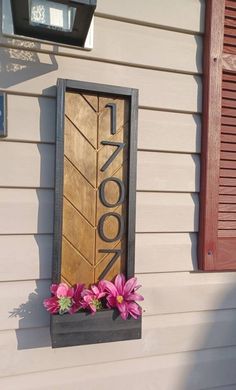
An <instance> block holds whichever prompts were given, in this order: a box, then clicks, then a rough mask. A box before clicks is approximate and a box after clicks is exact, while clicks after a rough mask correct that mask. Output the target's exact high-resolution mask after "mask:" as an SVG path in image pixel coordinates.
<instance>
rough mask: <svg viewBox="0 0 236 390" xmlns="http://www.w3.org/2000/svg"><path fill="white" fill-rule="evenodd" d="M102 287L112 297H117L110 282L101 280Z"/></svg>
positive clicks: (114, 288)
mask: <svg viewBox="0 0 236 390" xmlns="http://www.w3.org/2000/svg"><path fill="white" fill-rule="evenodd" d="M103 285H104V289H105V290H106V291H108V292H109V293H110V294H111V295H113V296H114V297H116V296H117V295H119V294H118V291H117V288H116V286H115V285H114V284H113V283H112V282H109V281H108V280H103Z"/></svg>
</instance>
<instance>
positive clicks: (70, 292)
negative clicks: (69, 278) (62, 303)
mask: <svg viewBox="0 0 236 390" xmlns="http://www.w3.org/2000/svg"><path fill="white" fill-rule="evenodd" d="M73 295H74V289H73V287H70V288H68V290H67V294H66V296H67V297H68V298H72V297H73Z"/></svg>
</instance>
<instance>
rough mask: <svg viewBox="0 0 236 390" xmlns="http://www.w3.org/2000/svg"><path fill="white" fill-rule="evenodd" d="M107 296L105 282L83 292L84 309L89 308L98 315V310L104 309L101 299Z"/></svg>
mask: <svg viewBox="0 0 236 390" xmlns="http://www.w3.org/2000/svg"><path fill="white" fill-rule="evenodd" d="M105 295H106V292H105V291H104V285H103V282H99V283H98V285H97V286H95V285H92V286H91V289H85V290H84V291H83V292H82V298H83V302H82V307H83V308H84V309H87V308H89V309H90V311H91V312H92V314H94V313H96V311H97V310H101V309H102V301H101V299H102V298H103V297H104V296H105Z"/></svg>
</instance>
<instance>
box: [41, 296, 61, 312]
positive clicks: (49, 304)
mask: <svg viewBox="0 0 236 390" xmlns="http://www.w3.org/2000/svg"><path fill="white" fill-rule="evenodd" d="M43 305H44V307H45V308H46V309H47V311H49V312H50V313H51V314H56V313H58V312H59V309H60V306H59V302H58V299H57V297H51V298H47V299H44V301H43Z"/></svg>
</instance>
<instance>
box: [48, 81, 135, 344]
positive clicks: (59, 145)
mask: <svg viewBox="0 0 236 390" xmlns="http://www.w3.org/2000/svg"><path fill="white" fill-rule="evenodd" d="M66 91H86V92H88V91H90V92H97V93H104V94H114V95H120V96H126V97H127V96H128V97H129V98H130V133H129V134H130V138H129V172H128V176H129V183H128V213H127V270H126V273H127V275H126V276H127V278H130V277H132V276H134V263H135V210H136V174H137V173H136V170H137V125H138V90H137V89H131V88H123V87H117V86H112V85H104V84H95V83H87V82H80V81H73V80H63V79H58V83H57V120H56V128H57V129H56V168H55V206H54V241H53V265H52V281H53V283H59V282H60V276H61V250H62V221H63V213H62V205H63V170H64V167H63V156H64V114H65V92H66ZM78 282H80V281H78ZM81 282H82V281H81ZM96 318H97V320H96ZM80 326H81V328H80ZM75 328H76V331H75ZM63 329H64V330H63ZM51 337H52V346H53V347H54V348H56V347H62V346H69V345H82V344H91V343H101V342H108V341H118V340H119V341H120V340H130V339H138V338H141V317H140V318H139V319H138V320H134V319H133V318H132V317H130V318H129V319H128V320H127V321H124V320H122V319H121V318H120V316H118V315H117V312H116V311H114V310H103V311H101V312H98V313H97V314H96V315H95V316H91V315H88V314H86V313H76V314H75V315H73V316H70V315H69V314H66V315H63V316H59V315H56V316H51Z"/></svg>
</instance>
